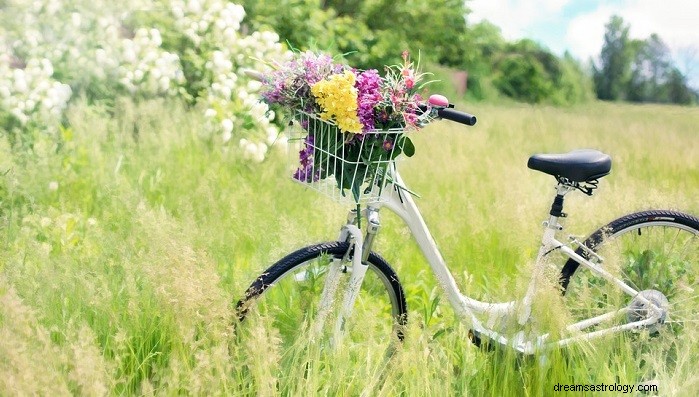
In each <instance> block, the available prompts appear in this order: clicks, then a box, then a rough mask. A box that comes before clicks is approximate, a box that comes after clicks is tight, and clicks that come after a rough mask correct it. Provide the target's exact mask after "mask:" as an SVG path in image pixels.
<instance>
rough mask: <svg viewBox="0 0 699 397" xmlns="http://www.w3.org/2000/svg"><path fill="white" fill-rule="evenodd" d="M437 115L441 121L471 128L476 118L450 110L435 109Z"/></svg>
mask: <svg viewBox="0 0 699 397" xmlns="http://www.w3.org/2000/svg"><path fill="white" fill-rule="evenodd" d="M437 115H438V116H439V117H441V118H443V119H447V120H451V121H456V122H457V123H461V124H466V125H470V126H473V125H475V124H476V116H474V115H472V114H469V113H466V112H460V111H458V110H454V109H451V108H442V109H437Z"/></svg>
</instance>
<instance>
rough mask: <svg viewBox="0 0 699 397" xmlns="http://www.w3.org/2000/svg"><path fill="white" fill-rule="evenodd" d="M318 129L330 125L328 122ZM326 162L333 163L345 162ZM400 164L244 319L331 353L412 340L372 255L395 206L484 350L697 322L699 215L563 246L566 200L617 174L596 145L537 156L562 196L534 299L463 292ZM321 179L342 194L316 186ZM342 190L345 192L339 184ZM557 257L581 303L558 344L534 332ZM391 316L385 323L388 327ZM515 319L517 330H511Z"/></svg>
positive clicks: (395, 289)
mask: <svg viewBox="0 0 699 397" xmlns="http://www.w3.org/2000/svg"><path fill="white" fill-rule="evenodd" d="M428 103H429V107H426V108H425V109H426V112H427V113H429V114H430V116H431V117H429V118H426V119H425V120H428V121H429V120H436V119H447V120H452V121H456V122H459V123H462V124H465V125H470V126H472V125H474V124H475V123H476V118H475V116H473V115H470V114H467V113H463V112H459V111H456V110H454V109H453V106H452V105H450V104H449V103H448V101H447V100H446V99H445V98H444V97H441V96H433V97H430V100H429V102H428ZM303 117H308V118H309V120H311V119H312V116H308V115H304V116H303ZM311 121H313V120H311ZM426 122H427V121H426ZM308 124H309V123H308V120H306V125H308ZM311 124H313V123H311ZM314 125H316V126H314V127H313V128H329V127H327V126H326V123H325V122H322V123H321V122H318V123H315V124H314ZM376 133H377V134H389V133H392V132H387V131H377V132H376ZM319 136H323V135H322V134H320V135H319ZM320 147H321V146H320V145H319V146H318V147H316V148H315V149H316V150H321V149H320ZM325 155H326V158H324V161H327V162H340V161H343V159H341V158H334V157H333V156H330V155H328V154H327V153H325ZM392 158H393V156H389V157H388V159H384V160H381V164H379V166H377V167H374V168H375V170H374V172H376V175H375V177H374V179H373V180H372V182H371V183H370V186H369V188H367V190H366V191H365V192H364V193H368V194H367V196H368V197H367V198H366V201H365V206H364V209H361V210H359V211H358V209H356V208H353V209H352V210H350V211H349V213H348V216H347V221H346V223H345V224H344V225H343V226H342V227H341V230H340V233H339V236H338V238H337V240H336V241H331V242H326V243H320V244H316V245H311V246H308V247H305V248H301V249H299V250H297V251H294V252H292V253H290V254H288V255H286V256H285V257H283V258H282V259H280V260H279V261H278V262H276V263H275V264H274V265H272V266H271V267H269V268H268V269H267V270H266V271H265V272H264V273H263V274H262V275H260V276H259V277H257V278H256V279H255V281H254V282H253V283H252V284H251V285H250V286H249V288H248V289H247V290H246V292H245V296H244V297H243V298H242V299H241V300H240V301H238V303H237V305H236V310H237V315H238V319H239V320H240V321H243V320H245V319H246V318H248V317H249V316H250V315H251V313H252V312H253V310H252V309H253V308H256V310H254V312H256V313H258V314H259V315H260V317H264V318H266V319H267V320H269V321H271V322H272V324H268V326H274V327H276V328H278V331H279V336H280V337H281V338H282V340H283V342H285V343H288V344H293V343H294V341H295V340H297V338H299V337H300V336H301V335H310V338H311V339H312V340H316V339H321V340H326V341H328V342H329V343H328V344H329V345H331V346H336V345H339V344H342V343H345V342H346V341H349V342H351V343H358V341H360V340H362V339H363V338H367V339H368V340H367V341H366V342H364V343H367V344H368V345H371V344H372V343H375V342H377V340H378V339H377V338H375V336H376V335H379V336H382V335H383V336H388V335H391V337H390V338H388V339H390V341H391V343H394V342H396V341H401V340H403V339H404V337H405V333H404V331H405V327H406V325H407V321H408V310H407V305H406V298H405V292H404V289H403V286H402V284H401V282H400V280H399V277H398V275H397V274H396V272H395V271H394V270H393V269H392V268H391V266H390V265H389V264H388V262H387V261H386V260H385V259H384V258H383V257H381V256H380V255H379V254H378V253H375V252H373V251H372V245H373V243H374V241H375V239H376V237H377V235H378V233H379V230H380V229H381V220H380V212H381V210H382V209H384V208H385V209H387V210H389V211H392V212H393V213H395V214H396V215H397V216H398V218H399V219H400V220H402V221H403V222H404V223H405V224H406V225H407V226H408V228H409V230H410V232H411V234H412V236H413V238H414V239H415V241H416V242H417V244H418V246H419V248H420V250H421V251H422V253H423V255H424V256H425V258H426V259H427V262H428V264H429V266H430V269H431V270H432V272H433V273H434V275H435V276H436V278H437V280H438V281H439V284H440V286H441V287H442V290H443V293H444V295H445V296H446V297H447V300H448V302H449V304H450V306H451V307H452V308H453V309H454V311H455V313H456V315H457V317H459V319H461V320H462V321H464V322H465V323H466V324H468V325H469V327H470V328H471V332H470V333H469V337H470V338H471V341H472V342H474V343H476V344H480V343H481V342H483V341H484V340H488V341H489V343H494V344H497V345H503V346H508V347H510V348H513V349H515V350H516V351H517V352H519V353H523V354H525V355H532V354H534V353H536V352H538V351H541V350H542V349H547V348H551V347H556V346H566V345H569V344H571V343H574V342H578V341H582V340H593V339H597V338H600V337H603V336H606V335H610V334H615V333H622V332H631V333H634V334H643V335H647V336H650V337H658V338H660V337H662V336H664V334H667V333H669V334H676V333H678V332H681V330H682V328H683V327H684V326H685V325H686V324H691V323H693V322H696V321H697V320H696V319H695V318H694V317H693V312H694V311H696V310H695V307H696V306H697V303H699V285H698V284H699V272H697V266H698V265H699V218H697V217H695V216H693V215H689V214H685V213H682V212H678V211H673V210H647V211H641V212H635V213H631V214H628V215H625V216H622V217H620V218H618V219H616V220H613V221H612V222H609V223H608V224H606V225H605V226H603V227H601V228H599V229H598V230H596V231H594V232H593V233H591V234H590V235H589V237H587V238H586V239H584V240H582V241H580V240H579V239H577V238H570V239H569V240H570V241H569V242H568V243H563V242H562V241H560V240H559V239H558V235H559V234H561V233H562V231H563V226H562V225H561V219H562V218H564V217H565V216H566V214H565V212H564V198H565V196H566V195H568V194H570V193H571V192H575V191H578V192H582V193H584V194H586V195H588V196H589V195H592V194H593V192H594V191H595V189H596V188H597V187H598V181H599V180H600V179H601V178H603V177H604V176H605V175H607V174H609V172H610V171H611V165H612V162H611V157H610V156H608V155H606V154H604V153H602V152H600V151H597V150H593V149H583V150H575V151H572V152H569V153H564V154H537V155H533V156H531V158H530V159H529V162H528V167H529V168H531V169H533V170H536V171H539V172H543V173H545V174H548V175H550V176H553V177H554V178H555V180H556V195H555V197H554V200H553V203H552V205H551V209H550V211H549V214H548V218H547V220H546V221H545V222H544V226H543V228H544V230H543V236H542V239H541V246H540V248H539V250H538V254H537V257H536V262H535V265H534V270H533V272H532V275H531V279H530V282H529V285H528V287H527V289H526V293H525V294H524V296H523V297H521V298H520V299H517V300H512V301H507V302H482V301H479V300H476V299H473V298H471V297H469V296H467V295H465V294H463V293H462V292H461V291H460V290H459V287H458V285H457V283H456V281H455V278H454V277H453V275H452V273H451V272H450V270H449V268H448V266H447V264H446V263H445V261H444V259H443V257H442V255H441V254H440V252H439V249H438V248H437V246H436V243H435V242H434V240H433V237H432V235H431V234H430V231H429V229H428V227H427V225H426V223H425V221H424V220H423V218H422V215H421V214H420V211H419V209H418V207H417V205H416V204H415V201H414V200H413V197H412V196H413V193H412V192H411V191H410V190H409V189H408V188H407V187H406V186H405V184H404V181H403V179H402V178H401V176H400V174H399V172H398V170H397V168H396V165H395V161H394V160H393V159H392ZM333 166H334V165H329V167H333ZM335 169H337V168H335ZM341 180H343V177H340V178H339V179H338V181H341ZM309 184H310V185H311V187H313V188H316V189H318V190H320V191H323V192H325V193H326V194H331V195H332V193H328V191H327V190H325V188H324V187H322V186H321V185H320V184H319V183H318V184H316V182H315V181H312V183H309ZM331 188H332V189H331V190H333V191H334V192H335V196H337V192H338V189H337V185H335V186H332V187H331ZM336 198H337V197H336ZM340 198H342V197H340ZM362 221H363V222H362ZM362 225H363V226H362ZM554 252H555V253H560V254H562V255H563V256H564V257H565V258H566V259H565V262H564V263H563V265H562V266H561V267H560V276H559V280H558V283H559V287H560V290H561V293H562V294H563V295H564V297H565V299H566V303H567V304H569V305H570V312H571V313H570V317H571V321H572V323H571V324H569V325H567V326H566V327H565V329H564V330H563V332H562V335H560V336H558V337H556V338H554V337H552V335H550V334H549V333H544V334H535V335H530V334H529V333H528V332H525V328H526V326H527V324H529V323H530V322H531V321H532V305H533V303H534V299H535V297H536V296H537V290H538V288H539V284H540V281H541V279H542V277H543V275H544V273H545V271H546V268H547V266H548V265H549V263H548V262H547V260H548V258H550V257H551V254H552V253H554ZM316 300H317V301H316ZM356 315H360V316H361V318H359V317H358V316H356ZM295 316H296V317H298V319H293V317H295ZM379 317H383V318H384V319H385V322H379V321H377V320H376V318H379ZM362 319H365V320H362ZM358 322H359V323H358ZM513 324H514V325H515V327H516V328H517V329H516V330H515V331H510V329H509V328H508V327H511V326H512V325H513ZM306 333H307V334H306ZM387 334H388V335H387ZM384 340H386V339H384Z"/></svg>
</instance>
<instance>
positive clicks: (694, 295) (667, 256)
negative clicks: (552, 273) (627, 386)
mask: <svg viewBox="0 0 699 397" xmlns="http://www.w3.org/2000/svg"><path fill="white" fill-rule="evenodd" d="M584 245H585V246H586V247H588V248H589V249H590V250H592V251H593V252H595V253H596V254H597V255H599V257H600V258H602V259H603V262H600V259H599V258H597V257H595V256H594V255H591V254H589V253H586V252H585V250H583V249H582V248H579V249H578V250H577V253H578V254H580V255H581V256H583V257H585V258H586V259H589V260H591V261H592V262H597V263H598V264H601V266H602V267H603V268H604V269H605V270H607V271H609V272H611V273H612V274H614V275H615V276H617V277H618V278H620V279H622V280H623V281H624V282H625V283H626V284H627V285H629V286H631V287H632V288H634V289H635V290H636V291H638V292H639V294H640V295H642V296H644V297H645V298H647V299H649V300H651V301H653V302H654V303H656V304H657V305H659V306H662V307H664V309H665V314H664V315H663V317H662V318H661V321H659V322H658V323H656V324H653V325H650V326H648V327H645V328H643V329H640V330H635V331H634V332H631V333H628V334H627V336H626V337H625V339H624V340H625V341H627V342H628V343H629V344H631V345H630V346H629V347H630V348H631V349H632V351H633V355H634V356H635V357H636V358H637V359H638V361H639V362H642V363H650V362H656V363H657V362H658V360H659V358H662V361H664V362H663V363H662V365H673V361H674V360H675V357H676V354H677V352H678V351H680V350H681V349H683V348H686V347H687V346H684V345H683V341H684V339H687V338H688V335H690V334H696V333H697V332H699V331H697V324H698V323H699V219H697V218H696V217H694V216H691V215H687V214H684V213H680V212H676V211H642V212H638V213H634V214H630V215H627V216H624V217H621V218H619V219H617V220H615V221H613V222H611V223H609V224H608V225H607V226H605V227H603V228H601V229H599V230H597V231H596V232H594V233H593V234H592V235H591V236H590V237H589V238H588V239H587V240H585V242H584ZM561 286H562V287H563V293H564V294H565V303H566V305H567V306H568V307H569V309H570V314H571V316H572V317H573V322H575V321H581V320H584V319H588V318H593V317H596V316H599V315H602V314H604V313H609V312H613V311H615V310H619V309H625V308H628V310H626V311H625V312H623V313H619V315H617V316H616V317H615V318H614V319H612V320H611V323H604V324H601V325H599V326H598V327H609V326H613V325H621V324H625V323H630V322H634V321H640V320H643V319H645V318H648V317H649V316H650V310H649V309H648V308H647V307H646V306H644V305H643V304H642V303H640V302H639V301H638V300H637V299H636V300H635V299H634V297H632V296H630V295H628V294H626V293H624V292H623V291H621V289H620V288H619V287H617V286H615V285H613V283H611V282H609V281H607V280H605V279H603V278H601V277H599V276H597V275H595V274H593V273H592V272H591V271H590V270H588V269H586V268H584V267H583V266H579V264H578V263H577V262H575V261H574V260H572V259H570V260H568V262H567V263H566V265H565V266H564V267H563V269H562V272H561ZM588 331H589V330H588ZM690 339H694V337H692V338H690ZM652 357H654V358H653V359H651V358H652ZM648 369H649V368H648ZM650 372H652V371H650Z"/></svg>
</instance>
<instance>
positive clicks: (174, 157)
mask: <svg viewBox="0 0 699 397" xmlns="http://www.w3.org/2000/svg"><path fill="white" fill-rule="evenodd" d="M467 110H469V111H471V112H473V113H475V114H476V115H477V116H478V117H479V122H478V125H477V126H476V127H474V128H467V127H461V126H458V125H454V124H449V123H446V122H442V123H436V124H434V125H432V126H430V127H428V128H427V129H425V130H423V131H420V132H418V133H417V134H416V135H415V138H414V141H415V143H416V146H417V154H416V155H415V156H414V157H413V158H411V159H408V160H406V161H405V162H403V164H402V165H401V170H402V174H403V177H404V179H405V180H406V182H407V183H408V184H409V186H410V187H411V188H412V189H413V190H415V191H416V192H418V193H420V194H421V196H422V197H423V198H422V199H420V200H418V205H419V206H420V208H421V210H422V211H423V215H424V216H425V218H426V221H427V223H428V225H429V226H430V228H431V231H432V233H433V234H434V236H435V238H436V240H437V242H438V244H439V246H440V247H441V248H442V253H443V255H444V257H445V258H446V260H447V262H448V263H450V264H452V265H451V269H452V271H453V273H454V276H455V277H456V279H457V281H458V282H459V284H460V285H461V286H462V287H463V288H462V289H463V290H464V291H466V292H468V293H469V294H470V295H472V296H474V297H479V298H483V297H492V298H494V299H499V298H502V299H506V298H508V297H512V294H513V293H516V292H518V291H520V290H521V286H522V281H523V280H526V279H527V271H528V268H529V265H530V264H531V261H532V259H533V257H534V256H535V254H536V250H537V249H538V238H539V235H540V231H541V226H540V225H541V222H542V221H543V220H545V218H546V214H547V212H548V208H549V206H550V203H551V200H552V198H553V194H554V190H553V186H554V185H553V182H554V181H553V179H552V178H551V177H548V176H546V175H544V174H541V173H537V172H534V171H531V170H528V169H527V167H526V162H527V158H528V157H529V156H530V155H531V154H533V153H537V152H564V151H568V150H571V149H574V148H579V147H591V148H597V149H600V150H602V151H604V152H606V153H608V154H610V155H611V156H612V159H613V166H612V173H611V174H610V175H609V176H607V177H605V178H603V179H602V181H601V184H600V185H601V186H600V189H598V191H597V192H596V194H595V195H594V196H593V197H587V196H584V195H582V194H575V195H571V196H570V198H569V199H568V200H567V202H566V205H567V207H566V210H567V212H568V213H569V214H570V216H569V217H568V219H567V221H566V225H567V232H568V233H571V234H575V235H580V236H584V235H586V234H588V233H590V232H591V231H593V230H594V229H596V228H597V227H600V226H602V225H604V224H606V223H607V222H609V221H610V220H612V219H614V218H616V217H618V216H620V215H622V214H625V213H628V212H632V211H635V210H641V209H648V208H669V209H678V210H682V211H686V212H690V213H694V214H699V130H698V129H697V128H698V127H697V126H699V110H698V109H697V108H683V107H666V106H630V105H621V104H602V103H595V104H590V105H585V106H578V107H572V108H553V107H544V106H536V107H533V106H525V105H503V106H495V105H482V104H477V105H473V106H472V107H471V108H469V109H467ZM199 113H200V112H196V111H188V110H185V109H183V108H181V107H180V106H178V105H176V104H170V103H162V102H148V103H143V104H140V105H138V106H135V105H131V104H129V103H122V104H120V105H119V106H118V107H117V108H116V109H100V108H96V107H87V106H80V105H78V106H75V107H74V108H73V109H72V111H71V112H70V124H71V125H72V129H71V130H68V131H64V132H63V135H64V144H63V145H62V146H61V147H60V148H58V149H57V148H56V147H53V146H50V145H48V144H44V143H42V142H40V143H39V144H38V145H37V147H36V148H35V151H34V153H31V154H17V153H13V152H12V151H11V150H10V148H9V146H8V144H7V141H6V140H5V138H4V137H1V136H0V236H2V239H0V246H1V249H0V303H1V304H0V395H68V394H78V395H131V394H137V395H138V394H143V395H152V394H158V395H175V394H186V395H190V394H193V395H275V394H278V393H281V394H288V395H367V396H369V395H372V396H373V395H385V396H392V395H408V396H421V395H460V396H461V395H496V396H509V395H513V396H514V395H517V396H520V395H532V396H536V395H557V394H558V393H555V394H554V392H553V390H554V386H555V385H556V384H559V383H560V384H575V383H577V384H600V383H606V384H611V383H617V384H635V383H636V382H638V381H639V380H643V379H639V377H640V376H641V374H639V373H638V372H637V371H636V370H635V364H636V363H635V362H634V360H636V359H635V358H634V357H633V354H632V352H629V351H628V350H627V349H626V350H625V349H624V346H625V345H624V343H623V341H621V342H620V341H619V339H623V338H605V339H603V340H600V341H598V342H596V343H591V344H586V343H585V344H580V345H578V346H574V347H572V348H570V349H566V350H562V351H553V352H550V353H549V354H548V355H547V357H546V358H545V359H543V358H541V357H537V358H533V359H520V358H518V357H515V356H514V355H513V354H512V353H508V352H502V351H499V350H496V351H481V350H479V349H477V348H475V347H474V346H472V345H470V344H469V343H468V342H467V341H466V339H465V336H466V333H467V331H468V326H467V325H459V324H457V323H456V321H455V319H454V316H453V315H452V313H451V308H450V307H449V306H448V305H447V304H446V303H439V304H438V305H437V308H436V310H431V307H432V304H433V303H434V302H437V301H438V299H439V290H438V284H437V282H436V280H435V279H434V277H433V276H431V275H430V274H429V273H428V267H427V264H426V262H425V261H424V260H423V259H422V257H421V256H420V253H419V251H418V250H417V247H416V246H415V245H414V244H413V243H412V242H410V240H409V237H408V234H407V229H405V228H404V227H403V226H401V225H399V224H398V222H397V219H395V218H392V217H390V216H387V217H386V218H385V227H384V230H383V231H382V235H381V237H380V239H379V241H378V242H377V245H376V250H377V251H379V252H381V253H382V254H383V256H384V257H385V258H387V260H388V261H389V262H390V263H391V264H392V265H393V267H394V268H395V269H396V270H397V272H398V274H399V275H400V277H401V278H402V282H403V283H404V285H405V288H406V290H407V291H408V295H409V296H408V305H409V308H410V319H411V325H410V326H409V327H408V331H407V340H406V342H405V343H404V345H403V346H402V348H401V349H400V351H399V352H398V353H397V354H396V355H395V356H394V357H393V359H392V360H391V361H390V362H389V363H388V364H386V363H384V362H382V361H381V360H379V359H377V357H378V356H376V357H374V356H371V355H369V356H367V357H366V358H365V360H364V361H361V360H358V359H357V358H356V357H357V355H356V354H354V353H352V354H349V352H344V351H340V352H338V353H336V354H335V355H333V356H327V355H322V354H320V353H318V352H312V351H311V352H306V355H305V356H304V355H301V353H298V355H297V356H296V357H294V358H293V359H292V360H286V361H284V362H285V363H287V364H286V365H284V364H280V360H279V358H280V356H282V355H284V353H285V352H283V351H280V348H279V346H278V344H277V343H275V339H274V338H268V337H266V334H265V333H264V332H261V333H258V334H257V337H256V338H252V339H248V340H246V342H245V343H242V342H241V341H240V339H239V338H237V337H236V336H235V334H234V326H233V324H234V303H235V302H236V301H237V299H238V298H239V297H240V296H241V294H242V293H243V292H244V291H245V288H246V287H247V285H249V283H250V282H251V281H252V280H253V279H254V278H255V277H256V275H258V274H259V273H260V272H261V271H262V270H263V269H265V268H266V267H267V266H269V265H270V264H271V263H273V262H274V261H275V260H276V259H278V258H280V257H281V256H283V255H284V254H285V253H286V252H289V251H291V250H292V249H295V248H299V247H301V246H304V245H307V244H310V243H314V242H319V241H326V240H331V239H333V238H335V237H336V235H337V232H338V228H339V226H340V225H341V224H342V221H343V219H344V217H345V214H346V208H343V207H341V206H338V205H336V204H334V203H331V202H329V201H328V200H326V199H325V198H323V197H317V196H316V195H315V194H314V193H313V192H311V191H306V190H304V189H303V188H302V187H300V186H299V185H297V184H293V183H291V182H290V178H289V175H288V172H287V168H286V166H285V165H284V161H285V159H286V155H285V154H283V153H281V152H276V153H273V154H272V155H271V156H270V158H269V159H268V160H266V161H265V162H263V163H261V164H251V163H247V162H243V161H242V160H240V159H239V156H238V155H237V154H236V151H235V150H227V149H223V148H222V147H221V144H220V142H218V141H217V140H216V139H211V138H206V137H201V136H200V135H199V128H198V126H199V125H201V124H202V123H203V120H202V119H201V118H200V117H199V116H198V114H199ZM553 301H555V298H552V303H551V306H550V310H547V308H546V307H544V309H543V310H540V311H541V312H542V313H544V316H549V317H550V318H551V319H552V320H553V322H555V318H556V316H557V313H556V310H559V309H560V307H559V306H557V305H556V303H555V302H553ZM546 313H548V314H546ZM243 325H244V324H243ZM685 338H686V340H685V341H684V342H683V343H684V344H683V345H682V346H683V347H684V348H683V350H682V351H681V352H680V353H678V356H677V357H676V359H675V360H673V364H672V366H671V367H667V368H665V370H663V367H661V369H660V370H658V371H657V372H656V373H655V376H654V377H655V380H657V382H658V385H659V389H660V395H664V396H669V395H694V393H695V392H696V391H697V390H699V374H697V372H696V370H695V368H696V366H697V364H699V331H696V330H691V331H689V332H688V333H687V335H686V336H685ZM659 360H660V359H659ZM288 363H292V364H288ZM560 394H562V395H565V393H563V392H561V393H560ZM575 395H581V394H579V393H578V394H575ZM608 395H614V393H608Z"/></svg>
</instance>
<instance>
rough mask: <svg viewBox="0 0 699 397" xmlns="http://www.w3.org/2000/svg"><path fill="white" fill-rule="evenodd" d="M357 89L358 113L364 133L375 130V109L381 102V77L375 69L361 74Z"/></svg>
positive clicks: (356, 85)
mask: <svg viewBox="0 0 699 397" xmlns="http://www.w3.org/2000/svg"><path fill="white" fill-rule="evenodd" d="M355 87H356V88H357V113H358V116H359V121H360V122H361V123H362V125H363V126H364V128H363V129H364V131H368V130H373V129H374V127H375V125H374V117H375V116H374V108H375V107H376V104H377V103H379V101H380V100H381V77H379V72H378V71H376V70H375V69H370V70H367V71H365V72H362V73H360V74H359V75H358V76H357V82H356V83H355Z"/></svg>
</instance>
